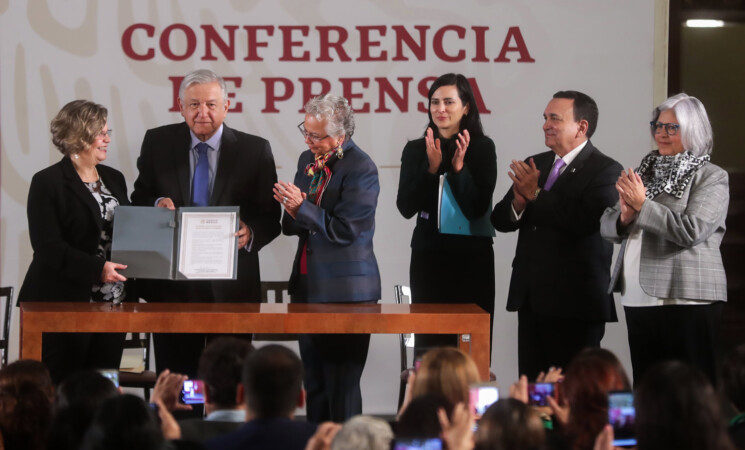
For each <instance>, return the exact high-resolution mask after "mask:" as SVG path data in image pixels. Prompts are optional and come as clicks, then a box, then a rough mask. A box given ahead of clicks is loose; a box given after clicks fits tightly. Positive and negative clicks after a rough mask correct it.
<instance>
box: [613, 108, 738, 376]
mask: <svg viewBox="0 0 745 450" xmlns="http://www.w3.org/2000/svg"><path fill="white" fill-rule="evenodd" d="M650 125H651V132H652V136H653V137H654V140H655V142H656V143H657V148H658V149H657V150H654V151H652V152H650V153H649V154H647V156H645V157H644V159H642V162H641V164H640V165H639V168H638V169H637V170H636V171H634V170H633V169H629V170H628V171H625V172H622V173H621V176H620V177H619V178H618V182H617V183H616V190H618V194H619V201H618V204H616V205H615V206H614V207H612V208H608V209H607V210H606V211H605V213H604V214H603V217H602V218H601V219H600V221H601V222H600V232H601V234H602V235H603V237H605V239H607V240H609V241H612V242H615V243H620V244H622V245H621V250H620V252H619V257H618V261H617V262H616V266H615V269H614V271H613V277H612V279H611V286H610V287H609V289H610V288H616V290H618V291H620V292H621V300H622V304H623V305H624V310H625V312H626V323H627V327H628V336H629V347H630V350H631V364H632V367H633V371H634V381H635V382H636V383H638V382H640V381H641V379H642V376H643V375H644V373H645V372H646V371H647V369H648V368H649V367H651V366H652V365H654V364H655V363H656V362H659V361H662V360H667V359H677V360H681V361H685V362H687V363H689V364H692V365H694V366H697V367H698V368H699V369H701V370H702V371H703V372H704V373H705V374H706V375H708V377H709V379H710V380H712V382H713V381H714V380H715V379H716V368H715V360H714V355H715V352H714V345H715V341H716V339H717V337H718V331H719V323H720V318H721V314H722V309H723V307H724V302H725V301H726V300H727V280H726V277H725V273H724V267H723V265H722V256H721V254H720V252H719V245H720V244H721V242H722V237H723V236H724V231H725V225H724V220H725V218H726V217H727V206H728V203H729V181H728V180H729V179H728V176H727V172H725V171H724V170H723V169H721V168H720V167H717V166H716V165H714V164H712V163H711V162H710V154H711V150H712V147H713V139H712V131H711V125H710V124H709V119H708V116H707V114H706V110H705V109H704V106H703V104H701V102H700V101H699V100H698V99H696V98H695V97H690V96H688V95H686V94H678V95H675V96H673V97H670V98H669V99H667V100H665V101H664V102H663V103H662V104H661V105H660V106H658V107H657V108H655V110H654V113H653V120H652V122H650Z"/></svg>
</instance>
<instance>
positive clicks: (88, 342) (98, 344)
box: [41, 333, 126, 386]
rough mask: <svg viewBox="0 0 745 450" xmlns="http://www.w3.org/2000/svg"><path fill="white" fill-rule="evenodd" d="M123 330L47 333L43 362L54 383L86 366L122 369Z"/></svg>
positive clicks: (42, 348) (56, 383)
mask: <svg viewBox="0 0 745 450" xmlns="http://www.w3.org/2000/svg"><path fill="white" fill-rule="evenodd" d="M125 336H126V335H125V334H124V333H44V334H43V336H42V345H41V362H43V363H44V364H45V365H46V366H47V368H48V369H49V374H50V375H51V377H52V381H53V382H54V385H55V386H56V385H58V384H59V383H60V382H62V381H63V380H64V379H65V378H67V376H68V375H70V374H72V373H74V372H77V371H79V370H85V369H115V370H119V364H120V363H121V360H122V348H123V345H124V338H125Z"/></svg>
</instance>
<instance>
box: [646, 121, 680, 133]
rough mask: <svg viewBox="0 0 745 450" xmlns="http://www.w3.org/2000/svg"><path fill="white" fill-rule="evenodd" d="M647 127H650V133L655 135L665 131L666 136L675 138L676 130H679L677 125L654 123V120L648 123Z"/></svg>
mask: <svg viewBox="0 0 745 450" xmlns="http://www.w3.org/2000/svg"><path fill="white" fill-rule="evenodd" d="M649 125H650V126H651V127H652V131H653V132H654V133H655V134H657V133H661V132H662V129H663V128H664V129H665V132H666V133H667V135H668V136H675V135H676V134H678V130H680V124H678V123H663V122H655V121H654V120H653V121H651V122H649Z"/></svg>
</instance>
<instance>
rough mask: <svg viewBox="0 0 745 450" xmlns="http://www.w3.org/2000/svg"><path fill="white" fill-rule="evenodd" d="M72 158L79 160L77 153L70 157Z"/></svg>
mask: <svg viewBox="0 0 745 450" xmlns="http://www.w3.org/2000/svg"><path fill="white" fill-rule="evenodd" d="M72 156H73V157H74V158H75V159H80V155H78V154H77V153H75V154H74V155H72Z"/></svg>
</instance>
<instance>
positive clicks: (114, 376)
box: [98, 369, 119, 387]
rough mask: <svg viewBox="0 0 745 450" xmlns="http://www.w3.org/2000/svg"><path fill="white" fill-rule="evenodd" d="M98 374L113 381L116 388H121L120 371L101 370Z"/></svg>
mask: <svg viewBox="0 0 745 450" xmlns="http://www.w3.org/2000/svg"><path fill="white" fill-rule="evenodd" d="M98 373H100V374H101V375H103V376H105V377H106V378H108V379H109V380H111V382H112V383H114V386H116V387H119V371H118V370H117V369H100V370H99V371H98Z"/></svg>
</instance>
